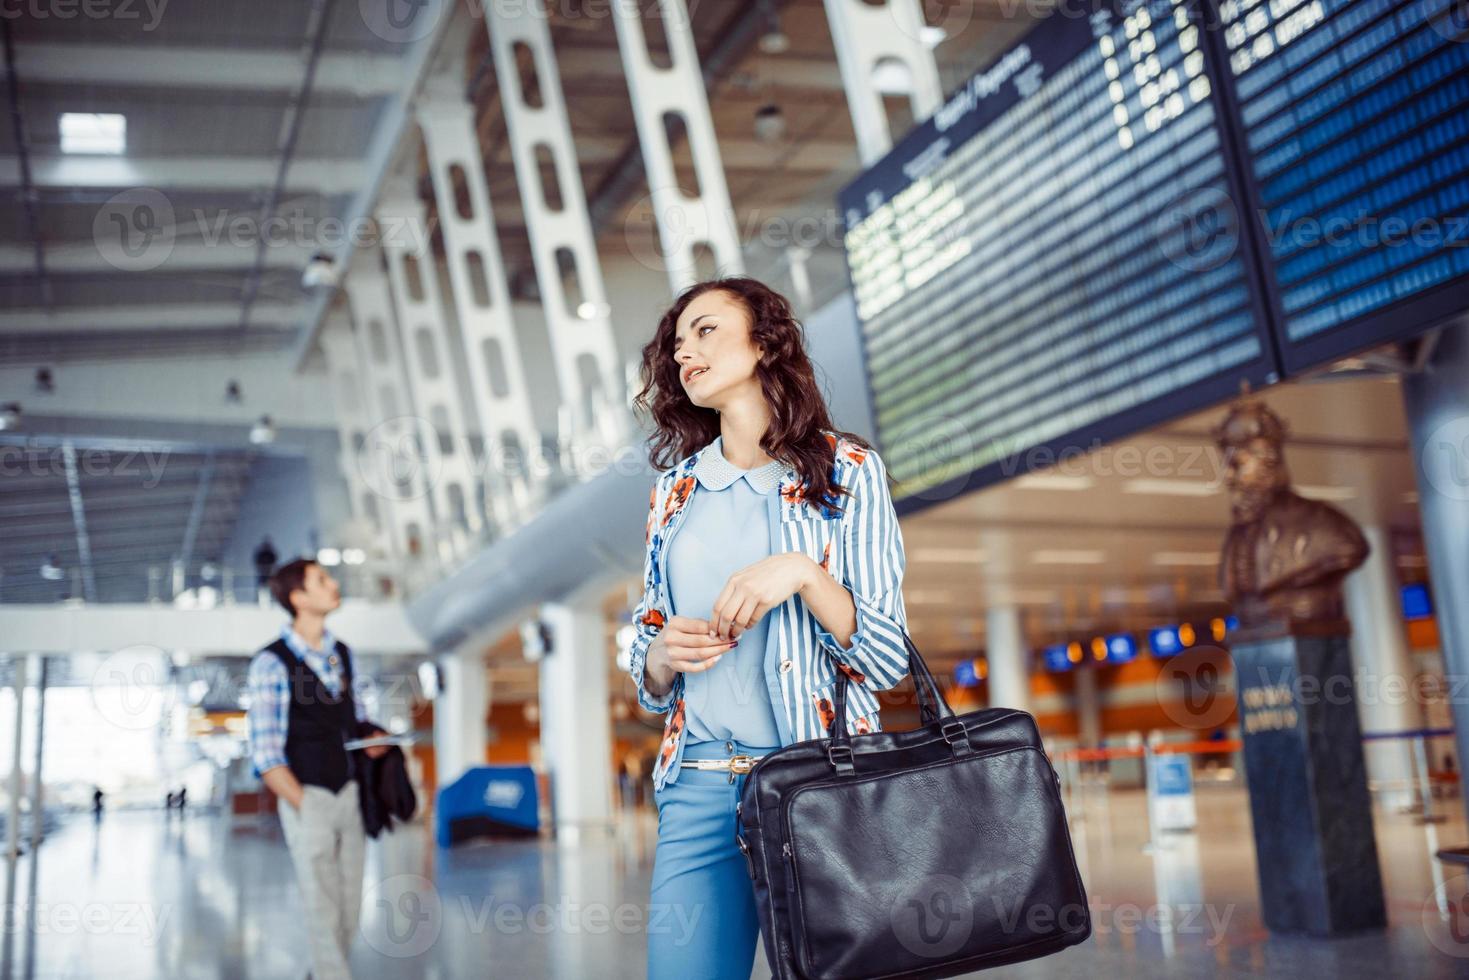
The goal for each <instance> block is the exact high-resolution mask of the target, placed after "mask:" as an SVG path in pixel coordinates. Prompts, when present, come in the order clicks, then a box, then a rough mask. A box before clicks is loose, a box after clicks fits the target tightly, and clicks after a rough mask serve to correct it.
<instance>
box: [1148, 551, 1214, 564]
mask: <svg viewBox="0 0 1469 980" xmlns="http://www.w3.org/2000/svg"><path fill="white" fill-rule="evenodd" d="M1153 564H1154V565H1198V566H1201V567H1202V566H1213V565H1217V564H1219V555H1218V554H1216V553H1215V552H1212V551H1160V552H1158V553H1157V554H1155V555H1153Z"/></svg>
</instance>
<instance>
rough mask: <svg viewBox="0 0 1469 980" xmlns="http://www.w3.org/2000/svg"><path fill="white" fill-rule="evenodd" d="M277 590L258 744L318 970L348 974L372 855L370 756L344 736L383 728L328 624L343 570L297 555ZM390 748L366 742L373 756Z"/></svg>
mask: <svg viewBox="0 0 1469 980" xmlns="http://www.w3.org/2000/svg"><path fill="white" fill-rule="evenodd" d="M270 591H271V595H272V596H274V598H275V600H276V601H277V602H279V603H280V604H281V606H282V607H283V608H284V609H285V610H286V612H288V613H289V614H290V615H291V622H290V623H289V624H288V625H286V626H285V627H283V628H282V630H281V635H280V637H279V638H278V639H277V640H275V642H273V643H271V644H270V645H269V646H267V647H265V649H263V650H261V651H260V652H259V653H257V654H256V655H255V659H254V660H252V661H251V662H250V671H249V675H248V686H249V691H250V706H249V710H248V712H247V723H248V730H249V737H250V754H251V759H252V761H253V762H254V765H255V769H256V771H257V772H258V773H259V774H260V778H261V779H262V780H263V781H264V783H265V785H266V786H268V787H270V790H271V792H273V793H275V795H276V796H277V797H278V798H279V799H280V800H281V806H280V818H281V828H282V830H283V831H284V832H285V837H286V845H287V847H288V848H289V850H290V853H291V861H292V863H293V864H294V865H295V869H296V879H297V881H298V883H299V884H300V887H301V895H302V898H303V900H304V904H305V908H306V931H307V937H308V939H309V942H310V948H311V976H312V977H313V978H314V980H342V978H350V977H351V972H350V970H349V969H348V966H347V962H348V957H349V951H350V950H351V945H352V937H353V935H354V934H355V933H356V932H357V921H358V912H359V908H360V906H361V904H362V874H363V865H364V860H365V857H366V839H365V835H364V831H363V823H362V808H361V800H360V796H359V794H360V791H361V786H360V779H359V771H360V770H361V769H362V768H363V766H362V764H361V763H360V762H358V761H357V759H356V758H355V757H356V756H358V753H357V752H350V751H348V750H347V748H346V747H345V743H346V742H347V741H349V740H351V739H353V738H357V737H359V733H361V734H367V733H370V732H379V733H381V732H382V729H380V728H378V727H377V726H375V725H371V724H370V723H369V722H368V721H367V718H366V715H365V714H364V712H363V708H362V705H361V704H360V703H359V702H358V701H357V699H356V698H355V697H354V696H353V691H352V657H351V651H349V650H348V648H347V645H346V644H345V643H343V642H341V641H340V640H338V639H336V637H334V636H332V634H331V633H330V632H329V631H328V630H327V628H326V617H327V615H328V614H330V613H331V612H332V611H333V610H335V609H336V608H337V607H338V606H339V605H341V602H342V595H341V589H340V588H339V587H338V586H337V583H336V580H334V579H333V578H332V577H331V575H329V574H327V571H326V569H324V568H322V567H321V566H320V565H318V564H317V563H316V562H314V561H312V560H310V559H306V558H298V559H296V560H295V561H291V562H287V563H286V564H285V565H282V566H281V567H280V568H279V569H277V570H276V572H275V574H274V575H272V576H271V578H270ZM386 751H387V749H386V747H383V746H378V747H374V748H370V749H367V750H366V752H367V754H368V755H369V756H371V757H373V758H377V757H379V756H381V755H382V754H383V753H385V752H386Z"/></svg>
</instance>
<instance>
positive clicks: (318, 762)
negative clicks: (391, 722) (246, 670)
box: [265, 639, 357, 793]
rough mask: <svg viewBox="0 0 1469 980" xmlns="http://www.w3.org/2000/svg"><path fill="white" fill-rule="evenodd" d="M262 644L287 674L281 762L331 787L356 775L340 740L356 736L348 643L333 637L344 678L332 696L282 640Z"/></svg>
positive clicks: (297, 774)
mask: <svg viewBox="0 0 1469 980" xmlns="http://www.w3.org/2000/svg"><path fill="white" fill-rule="evenodd" d="M265 649H267V650H269V651H270V652H271V653H273V654H275V655H276V656H277V657H279V658H280V659H281V663H283V664H285V665H286V672H287V674H288V676H289V677H290V685H291V708H290V712H289V714H288V715H287V720H286V764H287V765H289V766H290V767H291V772H292V773H293V774H294V775H295V777H296V778H297V779H298V780H299V781H301V782H302V783H306V784H310V785H312V786H321V787H324V788H326V789H329V790H331V791H332V792H333V793H335V792H337V790H339V789H341V788H342V787H343V786H345V785H346V784H347V780H349V779H352V778H353V776H354V775H355V773H354V771H353V760H352V753H350V752H348V751H347V750H346V748H345V747H344V746H343V743H344V742H345V741H347V740H348V739H351V738H356V737H357V711H356V708H355V706H354V705H353V703H352V657H351V654H349V653H348V651H347V645H346V644H345V643H342V642H341V641H340V640H339V641H337V656H339V657H341V658H342V676H343V681H344V683H343V686H342V693H341V694H340V695H339V696H337V697H336V698H333V697H332V694H331V692H330V691H329V690H328V689H327V687H326V685H325V684H323V683H322V681H321V678H320V677H318V676H316V671H314V670H312V669H311V668H310V667H307V666H306V662H305V661H304V660H301V659H300V658H298V657H297V656H296V654H295V653H293V652H292V651H291V648H290V647H289V646H287V645H286V641H285V640H283V639H281V640H276V641H275V642H274V643H272V644H271V645H270V646H268V647H266V648H265Z"/></svg>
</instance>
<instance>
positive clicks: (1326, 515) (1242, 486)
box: [1214, 399, 1368, 626]
mask: <svg viewBox="0 0 1469 980" xmlns="http://www.w3.org/2000/svg"><path fill="white" fill-rule="evenodd" d="M1285 436H1286V427H1285V423H1284V422H1282V421H1281V419H1280V417H1279V416H1278V415H1276V414H1275V413H1274V412H1272V411H1270V409H1269V408H1267V407H1266V406H1265V405H1264V404H1263V403H1262V402H1259V401H1256V400H1254V399H1242V400H1240V401H1238V402H1236V403H1235V404H1234V405H1233V406H1232V407H1231V408H1230V411H1229V414H1228V415H1227V416H1226V417H1225V419H1224V421H1223V422H1222V423H1220V425H1219V427H1218V428H1216V429H1215V430H1214V438H1215V441H1216V442H1217V443H1218V444H1219V447H1220V448H1221V449H1223V450H1224V464H1225V484H1226V486H1227V487H1228V488H1229V494H1230V510H1231V512H1232V522H1231V525H1230V528H1229V534H1228V535H1227V536H1226V537H1225V539H1224V551H1223V554H1222V556H1221V559H1220V563H1219V584H1220V586H1221V587H1222V589H1223V590H1224V595H1225V598H1227V599H1228V600H1229V601H1230V603H1231V604H1233V606H1234V609H1235V613H1236V614H1237V615H1238V616H1239V619H1240V623H1241V625H1251V626H1254V625H1262V624H1264V623H1266V622H1271V621H1283V622H1286V623H1299V622H1318V623H1319V622H1324V621H1334V622H1341V621H1344V620H1345V619H1346V616H1345V614H1344V612H1343V604H1342V591H1341V582H1342V579H1343V578H1345V577H1346V575H1347V573H1349V572H1351V571H1352V570H1353V569H1354V568H1356V567H1357V566H1358V565H1361V564H1362V562H1363V561H1365V560H1366V559H1367V553H1368V547H1367V542H1366V540H1365V539H1363V537H1362V532H1361V531H1360V530H1359V529H1358V528H1357V525H1356V524H1355V523H1354V522H1353V521H1352V519H1351V518H1350V517H1348V516H1347V515H1346V514H1343V513H1342V512H1341V511H1340V510H1338V509H1337V508H1335V507H1333V506H1331V505H1330V504H1325V503H1322V502H1320V501H1316V500H1308V499H1306V498H1305V497H1302V496H1301V495H1300V494H1298V493H1296V492H1295V491H1293V490H1291V487H1290V472H1289V470H1287V469H1286V465H1285V453H1284V444H1285Z"/></svg>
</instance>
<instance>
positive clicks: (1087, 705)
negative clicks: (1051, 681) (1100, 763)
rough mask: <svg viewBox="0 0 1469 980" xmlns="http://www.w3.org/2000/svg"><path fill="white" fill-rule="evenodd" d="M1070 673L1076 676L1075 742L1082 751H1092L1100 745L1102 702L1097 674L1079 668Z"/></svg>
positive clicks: (1088, 669) (1084, 667) (1084, 668)
mask: <svg viewBox="0 0 1469 980" xmlns="http://www.w3.org/2000/svg"><path fill="white" fill-rule="evenodd" d="M1072 673H1074V674H1075V675H1076V722H1077V724H1076V734H1077V741H1078V742H1079V743H1080V744H1081V747H1082V748H1084V749H1094V748H1097V747H1098V746H1099V745H1101V744H1102V702H1101V698H1100V696H1099V695H1098V693H1097V672H1096V670H1094V669H1093V668H1091V667H1087V666H1081V667H1077V668H1076V669H1075V670H1074V671H1072Z"/></svg>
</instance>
